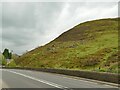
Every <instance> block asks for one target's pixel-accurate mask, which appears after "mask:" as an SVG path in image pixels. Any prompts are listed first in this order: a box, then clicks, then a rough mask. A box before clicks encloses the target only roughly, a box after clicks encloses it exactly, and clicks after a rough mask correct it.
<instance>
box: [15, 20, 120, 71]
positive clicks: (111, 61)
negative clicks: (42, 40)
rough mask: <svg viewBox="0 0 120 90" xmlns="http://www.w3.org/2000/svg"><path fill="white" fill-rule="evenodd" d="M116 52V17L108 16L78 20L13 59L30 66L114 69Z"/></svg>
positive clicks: (96, 69)
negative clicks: (59, 33)
mask: <svg viewBox="0 0 120 90" xmlns="http://www.w3.org/2000/svg"><path fill="white" fill-rule="evenodd" d="M53 33H54V32H53ZM118 55H120V52H118V18H108V19H101V20H93V21H88V22H84V23H81V24H79V25H77V26H75V27H74V28H72V29H70V30H68V31H67V32H64V33H63V34H61V35H60V36H59V37H58V38H56V39H55V40H53V41H51V42H50V43H48V44H46V45H45V46H41V47H38V48H36V49H34V50H32V51H30V52H28V53H26V54H24V55H22V56H21V57H19V58H17V59H16V62H17V64H19V65H20V66H26V67H34V68H37V67H41V68H65V69H81V70H95V71H109V72H117V70H118ZM99 69H100V70H99Z"/></svg>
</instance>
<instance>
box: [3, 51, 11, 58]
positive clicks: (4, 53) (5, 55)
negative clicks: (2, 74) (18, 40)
mask: <svg viewBox="0 0 120 90" xmlns="http://www.w3.org/2000/svg"><path fill="white" fill-rule="evenodd" d="M3 55H4V57H5V59H11V58H12V53H11V52H10V53H9V50H8V49H5V50H4V52H3Z"/></svg>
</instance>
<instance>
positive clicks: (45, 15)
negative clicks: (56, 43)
mask: <svg viewBox="0 0 120 90" xmlns="http://www.w3.org/2000/svg"><path fill="white" fill-rule="evenodd" d="M1 7H2V11H1V12H0V14H2V17H0V20H1V21H2V23H0V24H1V25H0V30H2V34H1V35H2V36H1V37H2V40H1V41H0V43H2V47H1V48H0V50H3V49H4V48H9V49H10V50H13V51H14V53H17V54H22V53H24V52H25V51H26V50H31V49H34V48H36V47H38V46H41V45H44V44H46V43H48V42H50V41H51V40H53V39H55V38H56V37H58V36H59V35H60V34H61V33H63V32H65V31H67V30H69V29H70V28H72V27H73V26H75V25H77V24H79V23H82V22H85V21H89V20H95V19H101V18H114V17H117V16H118V3H117V2H2V4H1V5H0V8H1ZM0 33H1V32H0Z"/></svg>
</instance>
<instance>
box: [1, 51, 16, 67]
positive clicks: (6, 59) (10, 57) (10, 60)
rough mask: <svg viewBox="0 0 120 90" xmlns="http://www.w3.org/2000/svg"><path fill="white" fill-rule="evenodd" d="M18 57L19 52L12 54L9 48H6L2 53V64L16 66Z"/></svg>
mask: <svg viewBox="0 0 120 90" xmlns="http://www.w3.org/2000/svg"><path fill="white" fill-rule="evenodd" d="M17 57H18V55H17V54H12V53H11V52H9V49H5V50H4V51H3V53H0V65H2V66H6V67H16V66H17V65H16V62H15V59H16V58H17Z"/></svg>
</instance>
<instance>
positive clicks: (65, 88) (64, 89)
mask: <svg viewBox="0 0 120 90" xmlns="http://www.w3.org/2000/svg"><path fill="white" fill-rule="evenodd" d="M4 71H8V72H11V73H14V74H17V75H21V76H24V77H26V78H29V79H32V80H35V81H38V82H42V83H44V84H47V85H50V86H53V87H56V88H60V89H63V90H72V89H70V88H68V87H65V86H62V85H58V84H56V83H53V82H49V81H45V80H42V79H37V78H34V77H31V76H28V75H25V74H22V73H18V72H15V71H12V70H4Z"/></svg>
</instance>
